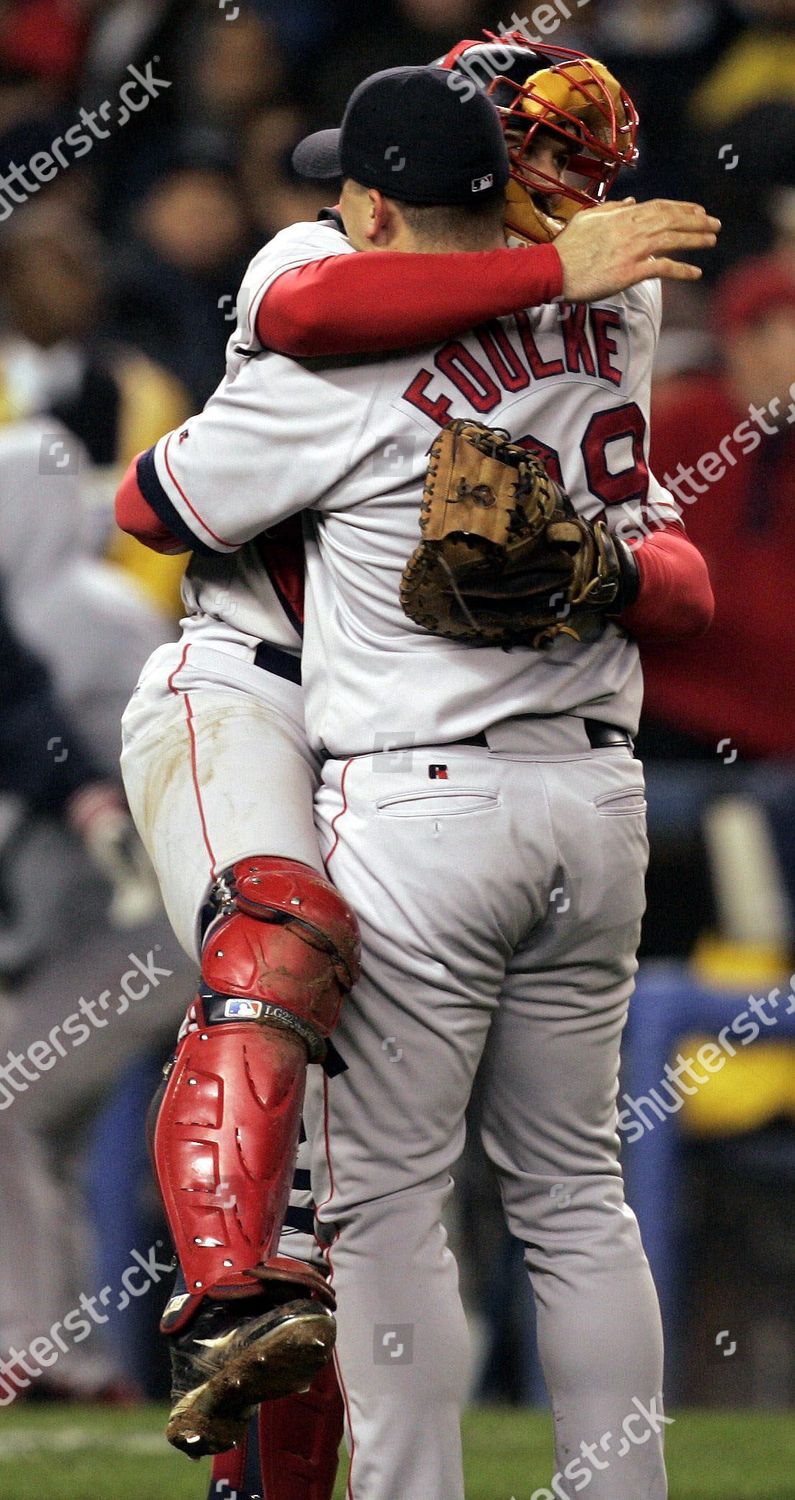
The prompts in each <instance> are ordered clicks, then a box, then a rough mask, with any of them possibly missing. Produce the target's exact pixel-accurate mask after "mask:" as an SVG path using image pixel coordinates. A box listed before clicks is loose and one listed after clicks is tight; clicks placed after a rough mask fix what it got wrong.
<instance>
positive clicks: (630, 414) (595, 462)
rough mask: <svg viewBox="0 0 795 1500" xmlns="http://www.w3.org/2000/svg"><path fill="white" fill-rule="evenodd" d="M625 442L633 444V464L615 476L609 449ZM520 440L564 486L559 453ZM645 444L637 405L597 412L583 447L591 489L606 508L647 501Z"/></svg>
mask: <svg viewBox="0 0 795 1500" xmlns="http://www.w3.org/2000/svg"><path fill="white" fill-rule="evenodd" d="M622 440H623V441H626V440H629V442H630V443H631V445H632V462H631V463H630V465H629V467H628V468H626V469H621V470H620V471H619V472H618V473H617V474H614V473H613V472H612V470H611V468H610V466H609V464H608V448H609V447H610V445H611V444H612V443H617V442H620V441H622ZM519 441H520V444H521V446H522V447H523V448H529V449H530V451H531V452H532V453H537V454H538V456H539V458H541V459H543V461H544V463H545V464H546V466H547V468H548V469H549V472H550V474H551V476H552V478H553V479H554V480H555V483H556V484H559V485H561V487H562V486H563V470H562V468H561V463H560V455H559V454H558V453H557V452H556V450H555V449H554V448H550V447H549V445H548V444H547V443H542V442H541V440H540V438H535V437H532V436H528V437H523V438H520V439H519ZM645 445H646V418H645V417H644V415H643V412H642V411H641V409H640V407H639V406H638V405H637V404H636V402H634V401H630V402H628V403H627V405H626V406H614V407H612V408H611V409H610V410H608V411H600V412H597V413H596V415H595V416H594V417H592V418H591V420H590V422H589V423H588V427H587V430H586V433H585V437H584V438H583V440H582V443H581V444H580V448H581V450H582V459H583V463H584V465H585V477H586V479H587V481H588V488H589V490H590V491H591V494H592V495H595V496H596V498H597V500H601V502H602V504H603V505H626V504H627V503H628V502H629V501H630V500H645V499H646V498H647V496H648V493H649V466H648V464H647V462H646V452H645Z"/></svg>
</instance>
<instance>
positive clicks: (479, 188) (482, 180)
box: [472, 172, 494, 193]
mask: <svg viewBox="0 0 795 1500" xmlns="http://www.w3.org/2000/svg"><path fill="white" fill-rule="evenodd" d="M493 187H494V173H493V172H489V175H488V177H475V178H473V181H472V191H473V193H487V192H488V191H489V189H490V188H493Z"/></svg>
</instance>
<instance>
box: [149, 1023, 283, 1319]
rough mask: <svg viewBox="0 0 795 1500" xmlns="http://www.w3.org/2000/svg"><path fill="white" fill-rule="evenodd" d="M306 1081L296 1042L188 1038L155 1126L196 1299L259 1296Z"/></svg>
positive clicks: (196, 1034) (162, 1179)
mask: <svg viewBox="0 0 795 1500" xmlns="http://www.w3.org/2000/svg"><path fill="white" fill-rule="evenodd" d="M305 1076H306V1049H305V1047H304V1045H303V1043H302V1041H301V1040H300V1038H299V1037H297V1036H290V1035H289V1034H288V1033H287V1032H283V1031H277V1030H276V1029H275V1028H273V1027H264V1026H257V1025H250V1024H248V1025H239V1024H238V1025H231V1024H230V1025H228V1026H208V1027H207V1028H206V1029H202V1030H200V1031H191V1032H189V1033H188V1035H187V1036H186V1037H185V1038H184V1040H183V1042H182V1044H181V1046H180V1049H179V1052H178V1053H177V1058H176V1062H175V1064H174V1069H173V1072H172V1074H171V1076H170V1078H169V1080H168V1086H167V1089H166V1093H165V1097H164V1099H163V1103H162V1104H161V1106H160V1113H159V1115H158V1118H157V1125H156V1126H155V1161H156V1164H157V1176H158V1182H159V1185H160V1192H161V1194H162V1197H163V1204H164V1207H165V1211H166V1217H167V1219H168V1224H169V1228H170V1230H171V1234H172V1238H173V1240H174V1248H175V1250H176V1252H177V1256H178V1258H179V1262H180V1265H181V1266H182V1270H183V1273H184V1276H185V1281H186V1284H187V1290H188V1292H189V1293H190V1294H191V1295H192V1296H196V1295H203V1294H205V1293H206V1292H208V1291H210V1290H211V1289H212V1290H213V1292H214V1294H216V1295H217V1293H218V1290H219V1288H220V1287H225V1288H227V1289H229V1290H232V1289H233V1288H234V1287H240V1286H248V1287H251V1286H252V1280H253V1279H252V1277H251V1276H250V1275H247V1274H246V1273H247V1272H250V1270H251V1268H252V1267H254V1266H256V1265H257V1263H258V1262H259V1261H262V1260H264V1259H266V1258H267V1257H268V1256H269V1255H271V1254H272V1252H273V1250H274V1249H275V1247H276V1244H277V1242H278V1238H279V1234H280V1233H281V1227H282V1220H283V1218H284V1212H285V1209H286V1206H287V1198H288V1195H289V1192H290V1182H291V1179H292V1173H293V1167H294V1164H295V1155H296V1150H297V1147H298V1132H299V1129H300V1124H301V1105H302V1103H303V1095H304V1079H305Z"/></svg>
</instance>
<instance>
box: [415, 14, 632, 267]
mask: <svg viewBox="0 0 795 1500" xmlns="http://www.w3.org/2000/svg"><path fill="white" fill-rule="evenodd" d="M485 35H486V37H487V38H488V40H487V41H485V42H475V41H464V42H459V43H458V45H457V46H456V47H454V48H453V49H452V51H451V52H449V53H448V54H447V56H446V57H445V58H444V59H443V61H442V64H441V65H442V67H445V68H450V69H451V70H453V71H455V72H457V73H458V74H460V75H461V91H462V92H463V91H464V89H471V88H472V87H474V86H477V87H478V88H482V89H485V91H486V92H487V93H488V94H489V95H490V96H491V98H492V99H493V101H494V103H495V105H496V106H497V109H498V111H499V114H500V117H501V120H502V126H503V130H504V132H505V135H506V138H507V142H508V152H509V156H510V162H511V182H510V183H509V184H508V189H507V193H506V199H507V208H506V219H505V223H506V228H507V229H508V231H509V233H510V234H513V235H516V236H518V237H519V238H520V239H522V240H529V241H533V242H542V243H543V242H546V241H549V240H553V239H554V238H555V237H556V235H558V234H560V233H561V231H562V230H563V229H565V227H566V225H567V223H568V222H569V220H570V219H572V218H573V217H574V215H575V214H576V213H579V212H580V210H581V209H583V208H593V207H594V206H595V205H596V204H599V203H603V202H604V200H605V198H606V197H607V195H608V193H609V191H610V189H611V187H612V186H613V183H614V182H615V180H616V177H617V176H618V173H619V171H620V170H621V168H622V167H625V166H626V167H628V166H634V164H635V162H636V161H637V159H638V150H637V145H636V141H637V133H638V116H637V111H636V109H635V106H634V104H633V103H632V100H631V99H630V97H629V94H628V93H627V92H626V90H625V89H624V88H622V86H621V84H620V83H619V82H618V80H617V79H616V78H614V77H613V75H612V73H610V72H608V70H607V68H606V67H605V66H604V64H603V63H600V62H597V61H596V59H595V58H592V57H588V56H587V55H586V54H585V53H583V52H572V51H571V50H570V49H569V48H566V47H549V46H546V45H545V46H544V48H543V51H541V50H538V49H536V48H535V47H533V46H532V45H531V44H530V43H529V42H528V41H527V39H526V37H524V36H523V34H522V32H521V31H512V32H507V33H506V34H505V36H504V37H502V38H501V39H500V38H499V37H497V36H495V35H494V34H493V33H492V32H486V33H485ZM541 131H546V132H548V133H549V134H551V135H552V136H554V137H555V139H556V140H558V141H561V142H562V143H563V145H564V146H565V148H566V151H567V152H568V153H569V161H568V166H567V169H566V180H565V181H563V180H561V179H560V178H559V177H556V176H550V175H549V174H548V173H546V172H543V171H541V170H540V168H539V167H537V166H534V165H533V164H532V163H531V161H530V159H529V158H530V155H531V153H532V149H533V144H534V142H536V141H537V139H538V136H539V132H541Z"/></svg>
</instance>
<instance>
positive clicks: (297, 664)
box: [254, 641, 301, 685]
mask: <svg viewBox="0 0 795 1500" xmlns="http://www.w3.org/2000/svg"><path fill="white" fill-rule="evenodd" d="M254 665H255V666H257V667H261V668H262V670H263V672H273V673H274V675H275V676H276V677H285V678H286V679H287V681H288V682H297V683H298V684H299V685H300V682H301V658H300V656H294V655H293V654H292V652H290V651H281V650H280V649H279V647H278V646H269V645H268V643H267V641H260V644H259V645H258V647H257V649H256V651H255V652H254Z"/></svg>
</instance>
